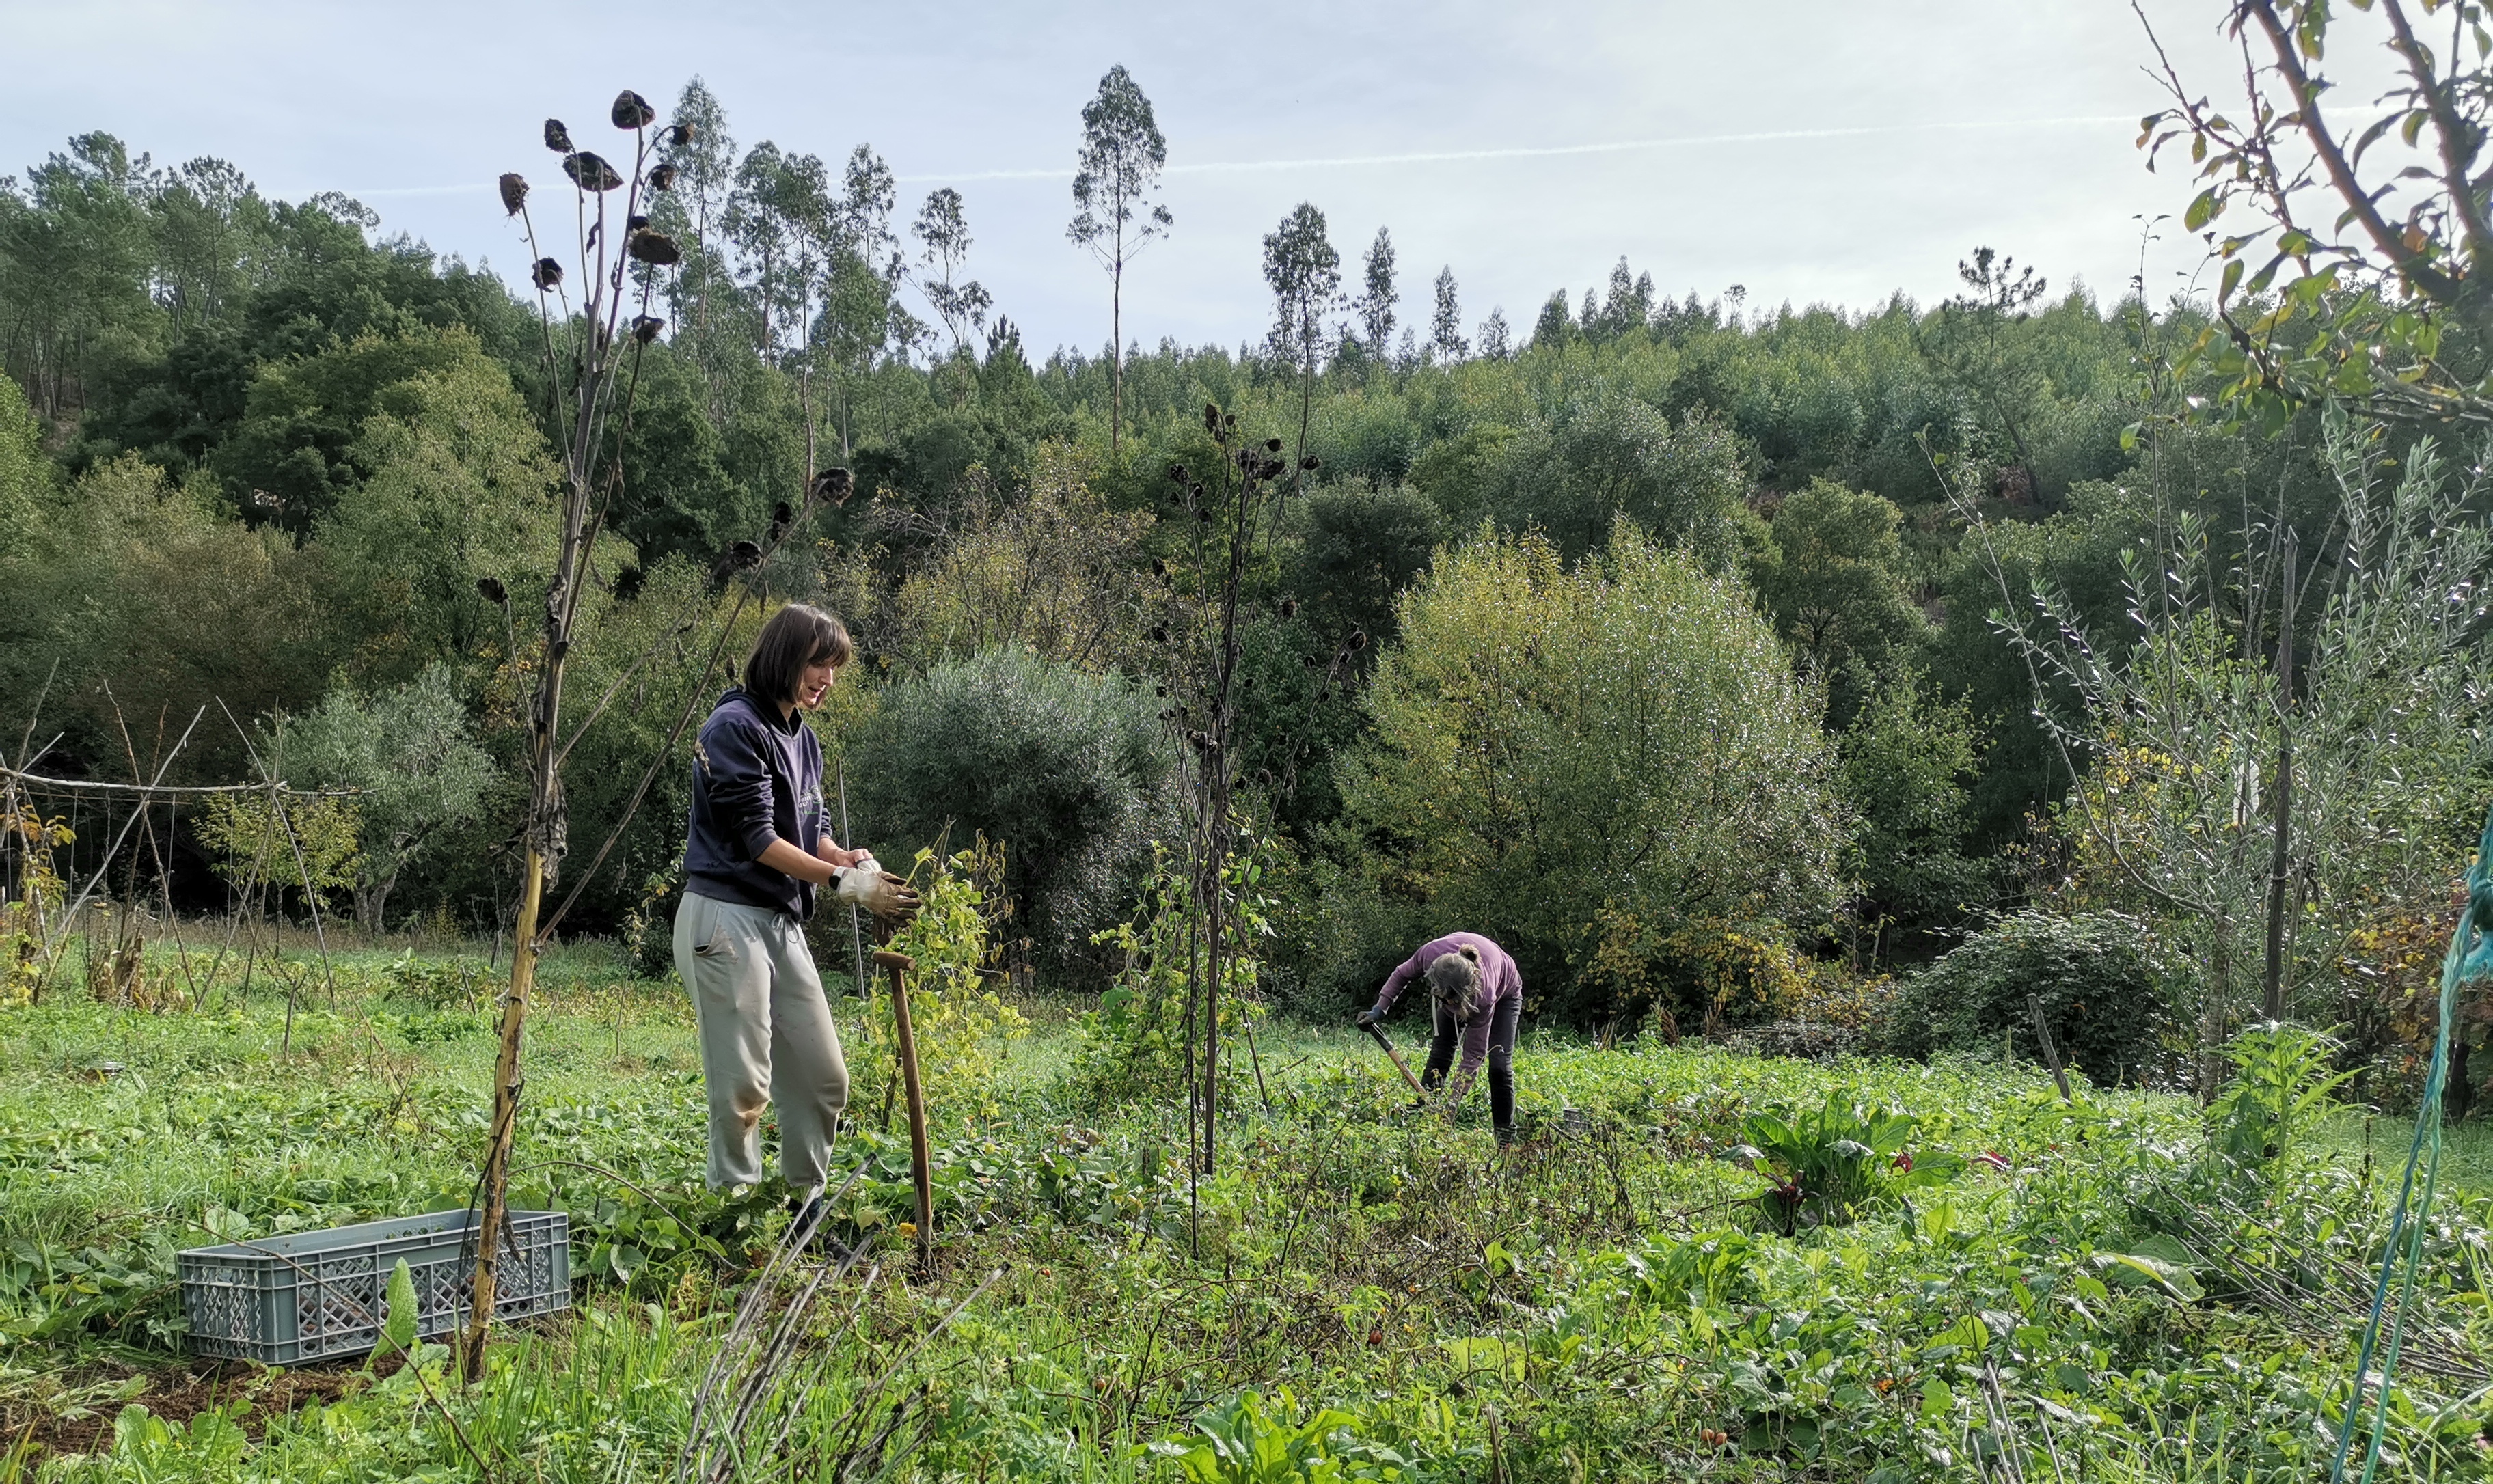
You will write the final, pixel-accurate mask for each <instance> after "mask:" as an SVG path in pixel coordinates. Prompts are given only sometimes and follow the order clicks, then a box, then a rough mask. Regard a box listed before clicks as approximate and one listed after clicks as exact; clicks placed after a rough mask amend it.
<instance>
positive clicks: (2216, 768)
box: [1961, 409, 2493, 1093]
mask: <svg viewBox="0 0 2493 1484" xmlns="http://www.w3.org/2000/svg"><path fill="white" fill-rule="evenodd" d="M2326 428H2327V433H2326V441H2327V447H2326V460H2327V463H2328V469H2329V472H2330V474H2331V476H2332V477H2333V482H2334V483H2335V485H2336V487H2337V492H2338V497H2339V502H2338V510H2337V513H2336V514H2337V521H2336V525H2335V530H2336V531H2337V532H2338V534H2337V535H2336V537H2335V539H2334V540H2333V541H2332V542H2331V543H2330V545H2329V546H2328V549H2325V550H2322V551H2318V552H2313V553H2308V554H2304V553H2299V552H2298V549H2297V547H2296V545H2295V543H2294V542H2293V541H2292V539H2291V537H2290V535H2289V536H2285V537H2280V538H2278V539H2277V540H2275V541H2273V542H2269V543H2265V544H2263V543H2257V542H2254V541H2252V540H2250V539H2248V538H2249V537H2251V536H2253V535H2255V534H2256V533H2255V532H2249V531H2246V532H2245V533H2244V537H2245V539H2244V540H2243V542H2242V544H2241V548H2240V549H2245V550H2248V551H2250V552H2251V553H2252V555H2251V557H2250V558H2249V559H2248V560H2246V561H2245V563H2244V564H2243V565H2241V566H2238V567H2232V566H2229V565H2228V564H2227V563H2226V562H2225V561H2224V560H2222V559H2220V558H2219V557H2218V556H2217V555H2216V554H2215V553H2217V552H2219V551H2221V550H2223V549H2225V546H2224V544H2221V543H2218V542H2216V541H2215V540H2213V539H2212V538H2211V536H2210V534H2209V532H2208V527H2207V525H2206V523H2205V522H2204V521H2202V520H2200V519H2198V518H2197V517H2195V516H2194V515H2192V514H2190V513H2188V512H2168V513H2167V519H2165V520H2164V521H2163V522H2161V524H2162V531H2161V533H2160V534H2159V537H2158V539H2157V541H2156V543H2155V545H2154V547H2153V548H2152V549H2143V550H2142V549H2132V550H2129V551H2125V552H2123V553H2122V561H2123V567H2124V570H2125V573H2126V582H2127V588H2128V592H2127V602H2126V603H2125V604H2124V605H2123V609H2124V618H2123V621H2122V622H2120V623H2118V624H2095V623H2089V622H2088V620H2087V619H2086V617H2084V616H2083V614H2082V613H2081V611H2080V609H2079V608H2078V606H2077V605H2076V604H2075V603H2074V602H2073V601H2071V599H2070V598H2069V596H2068V595H2067V594H2066V593H2065V592H2063V591H2061V590H2060V589H2058V588H2057V587H2055V586H2053V585H2051V584H2049V583H2044V582H2037V583H2036V584H2035V585H2034V586H2033V588H2032V589H2031V590H2030V591H2029V592H2027V593H2025V594H2019V593H2015V592H2014V591H2012V590H2011V589H2010V588H2009V586H2008V584H2007V579H2006V576H2005V569H2004V567H2002V566H2001V565H2000V564H1998V562H1997V559H1996V557H1992V558H1991V560H1992V571H1993V573H1994V576H1995V579H1997V580H1998V581H1999V582H2000V583H2001V587H2000V597H2001V598H2002V600H2003V603H2010V602H2013V606H2012V607H2003V608H2000V609H1996V610H1995V611H1994V614H1993V622H1994V624H1995V625H1996V626H1997V628H1998V629H1999V631H2000V632H2001V633H2002V634H2003V635H2004V636H2005V637H2006V638H2008V640H2009V641H2010V643H2011V644H2012V645H2014V646H2015V647H2016V649H2017V650H2018V651H2019V652H2020V653H2021V654H2022V655H2024V656H2025V658H2026V659H2027V663H2028V664H2029V665H2030V666H2031V667H2032V676H2033V683H2034V696H2035V705H2036V710H2037V714H2038V716H2039V717H2040V718H2041V720H2042V721H2043V724H2044V726H2045V727H2047V728H2048V729H2049V731H2050V732H2051V734H2052V736H2053V738H2054V740H2055V741H2056V743H2057V745H2058V747H2059V748H2060V750H2061V756H2062V757H2063V758H2064V759H2065V762H2066V765H2067V767H2068V769H2069V771H2070V774H2071V776H2073V777H2075V778H2077V779H2078V787H2076V788H2074V789H2073V790H2072V791H2071V793H2070V795H2069V797H2068V800H2067V802H2066V804H2065V806H2064V808H2063V811H2062V816H2063V818H2064V820H2065V821H2066V824H2067V826H2068V833H2069V835H2070V837H2071V839H2072V842H2073V845H2074V847H2075V855H2076V858H2075V861H2074V863H2073V864H2074V867H2075V875H2076V880H2077V884H2078V886H2079V888H2080V892H2081V895H2083V896H2086V897H2088V898H2090V899H2092V900H2096V901H2100V902H2102V903H2104V904H2105V905H2115V906H2126V907H2130V908H2132V909H2135V910H2139V911H2142V912H2144V913H2146V914H2148V915H2150V916H2152V917H2154V918H2156V919H2158V920H2159V921H2160V922H2162V923H2163V924H2165V925H2166V926H2167V929H2168V930H2169V931H2170V932H2172V933H2174V934H2175V935H2178V936H2179V937H2180V938H2182V939H2183V940H2185V941H2186V942H2187V943H2188V944H2189V945H2190V947H2191V949H2192V951H2193V954H2194V956H2195V957H2196V958H2197V959H2198V961H2199V973H2198V983H2199V985H2200V987H2201V988H2200V997H2199V999H2198V1001H2197V1002H2196V1003H2195V1004H2192V1005H2189V1006H2187V1007H2186V1008H2187V1009H2189V1010H2190V1011H2191V1012H2193V1014H2194V1019H2195V1020H2196V1022H2197V1029H2198V1038H2199V1045H2200V1050H2201V1052H2202V1053H2203V1055H2202V1066H2201V1078H2202V1082H2201V1090H2202V1092H2203V1093H2212V1092H2213V1090H2214V1083H2215V1079H2216V1078H2217V1076H2218V1075H2219V1074H2220V1072H2221V1065H2220V1062H2219V1060H2218V1057H2217V1052H2218V1049H2219V1048H2220V1047H2222V1045H2223V1044H2224V1043H2225V1042H2226V1041H2227V1040H2228V1039H2229V1038H2230V1037H2231V1035H2232V1034H2233V1032H2234V1030H2235V1029H2236V1028H2237V1027H2238V1025H2239V1024H2241V1023H2242V1022H2243V1021H2244V1020H2245V1019H2248V1018H2250V1017H2251V1016H2253V1015H2254V1014H2256V1015H2259V1016H2264V1017H2267V1018H2271V1019H2273V1018H2278V1017H2280V1016H2283V1015H2286V1014H2302V1015H2307V1016H2309V1017H2311V1018H2313V1019H2316V1020H2320V1021H2322V1022H2324V1023H2328V1022H2333V1021H2335V1020H2336V1019H2337V1018H2338V1013H2339V1011H2340V1009H2341V1008H2342V1007H2341V1006H2339V1005H2337V1004H2335V1003H2333V1002H2332V994H2334V992H2335V991H2336V990H2337V988H2338V986H2337V983H2336V980H2337V975H2338V966H2339V963H2340V960H2341V958H2342V953H2341V951H2340V950H2341V949H2342V947H2343V946H2344V943H2345V940H2346V935H2348V934H2349V933H2350V932H2351V931H2353V930H2354V929H2355V928H2356V927H2357V926H2358V925H2359V923H2360V922H2361V920H2362V917H2363V914H2364V913H2365V912H2366V911H2368V910H2369V909H2370V908H2371V907H2372V906H2373V905H2375V904H2377V903H2378V902H2380V901H2382V900H2385V899H2388V898H2394V897H2395V896H2397V895H2398V894H2399V893H2400V892H2401V891H2405V890H2411V889H2413V888H2414V887H2415V886H2416V884H2417V883H2418V882H2433V881H2447V880H2448V878H2449V876H2452V875H2454V874H2455V871H2456V869H2457V868H2458V867H2459V865H2460V864H2461V863H2462V862H2463V860H2464V853H2463V852H2464V850H2465V848H2466V846H2467V844H2468V843H2469V842H2468V839H2467V832H2468V824H2469V822H2470V821H2469V817H2468V816H2470V815H2471V814H2472V813H2473V810H2474V807H2475V801H2474V798H2473V797H2472V795H2473V791H2474V790H2475V789H2476V788H2478V787H2480V782H2481V769H2482V768H2483V767H2484V765H2485V762H2486V760H2487V758H2488V756H2493V751H2489V750H2488V739H2487V737H2486V735H2485V732H2484V728H2483V725H2482V717H2483V714H2484V708H2485V705H2486V703H2487V701H2488V699H2493V658H2488V654H2487V651H2486V648H2485V646H2484V644H2483V642H2482V636H2483V633H2484V628H2485V624H2486V614H2487V608H2486V602H2485V594H2486V592H2487V589H2488V586H2493V524H2488V522H2487V520H2486V519H2485V518H2484V516H2483V515H2482V511H2483V510H2484V502H2485V498H2486V494H2487V488H2488V485H2487V478H2486V475H2485V472H2484V465H2483V462H2482V460H2481V455H2480V454H2479V455H2476V456H2473V457H2470V458H2468V459H2467V460H2463V461H2462V462H2460V463H2459V465H2458V466H2457V467H2453V460H2450V459H2449V458H2448V456H2447V455H2446V454H2445V453H2444V452H2443V451H2442V450H2441V449H2440V448H2439V447H2438V446H2437V445H2436V444H2435V443H2434V442H2433V441H2431V440H2429V439H2426V440H2423V441H2421V442H2419V443H2418V444H2417V445H2416V446H2415V447H2414V449H2413V450H2412V451H2411V452H2409V453H2408V455H2407V456H2406V457H2405V459H2404V460H2397V461H2395V462H2392V461H2391V460H2388V459H2387V458H2386V457H2385V454H2384V445H2383V443H2382V441H2381V438H2380V430H2379V429H2378V428H2377V426H2365V425H2358V424H2357V423H2356V422H2355V421H2354V420H2352V419H2351V418H2349V417H2347V416H2346V415H2345V414H2344V413H2342V412H2340V411H2336V410H2334V409H2332V410H2331V411H2330V412H2329V413H2328V417H2327V419H2326ZM1961 508H1963V509H1967V510H1968V511H1969V510H1970V509H1971V507H1970V506H1969V505H1962V504H1961ZM1988 537H1989V532H1988V528H1987V527H1986V528H1978V529H1977V531H1976V533H1975V541H1976V548H1975V549H1976V550H1977V551H1978V552H1981V553H1985V554H1986V555H1987V556H1988V555H1989V554H1990V553H1992V551H1993V549H1992V548H1991V546H1990V544H1989V540H1988ZM2262 545H2265V546H2266V547H2267V549H2266V551H2265V552H2264V553H2263V552H2262V550H2261V547H2262ZM2263 937H2264V938H2265V942H2264V943H2263V941H2262V939H2263ZM2263 958H2264V959H2265V961H2266V962H2265V966H2266V972H2265V973H2264V974H2262V975H2256V976H2255V975H2254V974H2253V973H2252V972H2251V970H2250V968H2249V965H2252V964H2254V963H2258V962H2260V961H2261V960H2262V959H2263Z"/></svg>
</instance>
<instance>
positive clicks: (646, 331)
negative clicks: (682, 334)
mask: <svg viewBox="0 0 2493 1484" xmlns="http://www.w3.org/2000/svg"><path fill="white" fill-rule="evenodd" d="M666 327H667V322H666V321H665V320H663V319H660V318H659V317H658V316H657V315H655V314H642V315H638V316H636V317H635V318H634V319H633V321H632V338H633V339H634V340H636V341H640V342H641V343H642V344H644V345H646V344H647V343H649V342H650V341H653V340H656V339H657V338H658V332H659V331H661V330H663V329H665V328H666Z"/></svg>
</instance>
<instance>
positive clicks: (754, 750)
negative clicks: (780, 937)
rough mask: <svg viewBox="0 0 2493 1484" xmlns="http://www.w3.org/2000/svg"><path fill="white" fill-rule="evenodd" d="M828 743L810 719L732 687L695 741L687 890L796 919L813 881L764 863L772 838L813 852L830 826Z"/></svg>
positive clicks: (805, 910)
mask: <svg viewBox="0 0 2493 1484" xmlns="http://www.w3.org/2000/svg"><path fill="white" fill-rule="evenodd" d="M824 826H825V819H824V810H823V744H822V742H821V741H820V739H818V738H816V737H815V735H814V732H813V728H812V727H807V726H806V725H805V723H804V719H803V718H802V717H800V716H798V715H797V714H796V713H795V712H791V713H790V714H789V715H788V717H787V719H786V720H785V721H782V720H781V719H780V716H779V708H778V707H777V706H774V705H770V704H768V703H766V702H763V701H757V700H755V699H754V698H753V697H750V696H747V695H746V694H745V693H744V692H743V690H742V689H741V688H736V689H731V690H729V691H728V693H727V694H726V695H724V696H721V697H719V698H718V705H717V707H716V708H715V709H713V710H712V711H711V712H710V714H709V720H708V721H706V722H704V723H703V724H702V729H701V736H700V737H699V738H698V739H697V740H696V741H695V742H694V743H693V808H692V820H691V824H690V827H689V828H688V829H687V830H686V832H685V840H684V876H685V878H686V882H685V885H686V889H687V890H689V891H692V892H694V893H696V894H698V895H700V896H704V897H709V898H713V899H715V900H717V901H720V902H736V903H741V904H742V905H746V906H758V907H762V908H765V909H766V910H769V911H776V912H786V913H789V914H791V915H792V916H795V917H796V918H797V919H799V920H802V919H803V918H805V917H807V916H809V915H811V914H812V912H813V910H814V883H813V882H811V881H800V880H798V879H797V878H796V877H795V876H790V875H788V874H787V873H786V872H784V871H778V870H774V869H773V868H771V867H768V866H765V865H763V864H762V863H761V860H760V858H759V857H760V856H761V854H762V852H763V851H764V850H766V849H768V848H769V846H770V842H772V841H773V840H784V841H786V842H788V843H789V844H790V845H792V846H796V848H797V849H799V850H802V851H804V852H805V853H806V854H808V855H811V854H813V853H814V847H815V846H816V845H818V844H820V843H821V841H822V838H823V836H824V834H825V828H824Z"/></svg>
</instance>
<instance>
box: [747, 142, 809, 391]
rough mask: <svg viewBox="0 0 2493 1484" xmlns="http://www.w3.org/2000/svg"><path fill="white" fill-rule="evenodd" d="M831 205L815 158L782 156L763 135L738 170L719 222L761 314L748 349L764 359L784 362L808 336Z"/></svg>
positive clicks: (750, 296) (756, 310)
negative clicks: (750, 346)
mask: <svg viewBox="0 0 2493 1484" xmlns="http://www.w3.org/2000/svg"><path fill="white" fill-rule="evenodd" d="M833 210H834V205H833V202H832V199H831V194H830V182H829V175H828V172H827V171H826V170H825V168H824V166H823V162H822V160H821V158H820V157H819V156H815V155H791V154H786V153H783V152H782V151H781V150H780V148H779V146H778V145H776V144H773V143H771V142H770V141H769V140H767V139H765V140H763V141H762V142H761V143H760V144H757V145H755V146H754V147H753V148H752V150H751V151H749V152H748V153H747V154H746V155H745V157H744V160H743V162H742V163H739V164H738V165H737V166H736V188H735V191H734V192H733V193H731V194H730V195H729V197H728V202H727V212H726V215H725V217H724V219H723V225H724V226H725V228H726V232H727V238H728V240H729V241H730V242H731V243H733V244H734V245H735V247H736V259H737V263H736V266H737V273H738V276H739V277H740V278H741V279H742V280H743V287H744V291H745V294H746V297H747V298H748V300H749V301H750V302H751V304H752V305H753V308H754V311H755V312H756V313H757V314H758V315H759V316H760V319H759V323H758V324H757V326H756V328H755V335H754V348H755V350H756V351H758V352H759V353H760V355H761V356H762V358H763V359H764V360H766V361H769V362H773V363H779V364H784V362H785V361H786V359H787V357H788V353H789V352H791V351H793V350H796V349H800V348H801V347H802V346H803V345H804V343H805V341H806V339H807V332H808V330H809V328H810V326H811V324H812V322H813V308H814V302H815V300H816V298H817V297H818V296H819V294H820V292H821V287H822V283H823V282H824V279H825V276H826V275H825V269H826V266H827V264H828V261H829V258H830V254H831V252H833V251H835V244H834V241H833V233H834V230H835V228H834V224H833V220H832V213H833Z"/></svg>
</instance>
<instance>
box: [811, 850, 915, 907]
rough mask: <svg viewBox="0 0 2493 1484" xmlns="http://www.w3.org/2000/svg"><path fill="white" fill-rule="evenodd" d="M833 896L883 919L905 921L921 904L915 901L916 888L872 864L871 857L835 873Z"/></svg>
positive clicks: (874, 863) (873, 862)
mask: <svg viewBox="0 0 2493 1484" xmlns="http://www.w3.org/2000/svg"><path fill="white" fill-rule="evenodd" d="M831 879H832V882H833V884H834V887H835V888H836V889H835V890H834V892H833V895H834V896H836V897H837V898H838V899H839V900H840V901H842V902H846V903H851V904H853V905H857V906H861V907H864V908H865V909H866V910H867V911H869V912H872V913H873V914H874V915H875V916H877V917H880V918H882V919H883V920H884V921H886V922H907V921H909V920H910V919H911V918H913V917H916V915H917V909H918V908H919V907H921V906H923V905H925V904H924V903H922V902H920V901H918V899H917V889H916V887H914V886H911V885H910V884H909V883H908V882H907V881H905V880H902V879H901V878H900V877H898V876H893V875H892V874H891V873H890V872H888V871H886V870H884V869H883V867H882V866H880V865H878V864H876V862H875V859H874V857H873V856H871V855H869V856H867V857H866V858H865V859H863V860H861V861H859V862H857V863H856V865H854V866H850V867H847V868H846V869H844V870H841V871H839V872H837V873H835V874H834V875H833V876H832V877H831Z"/></svg>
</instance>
